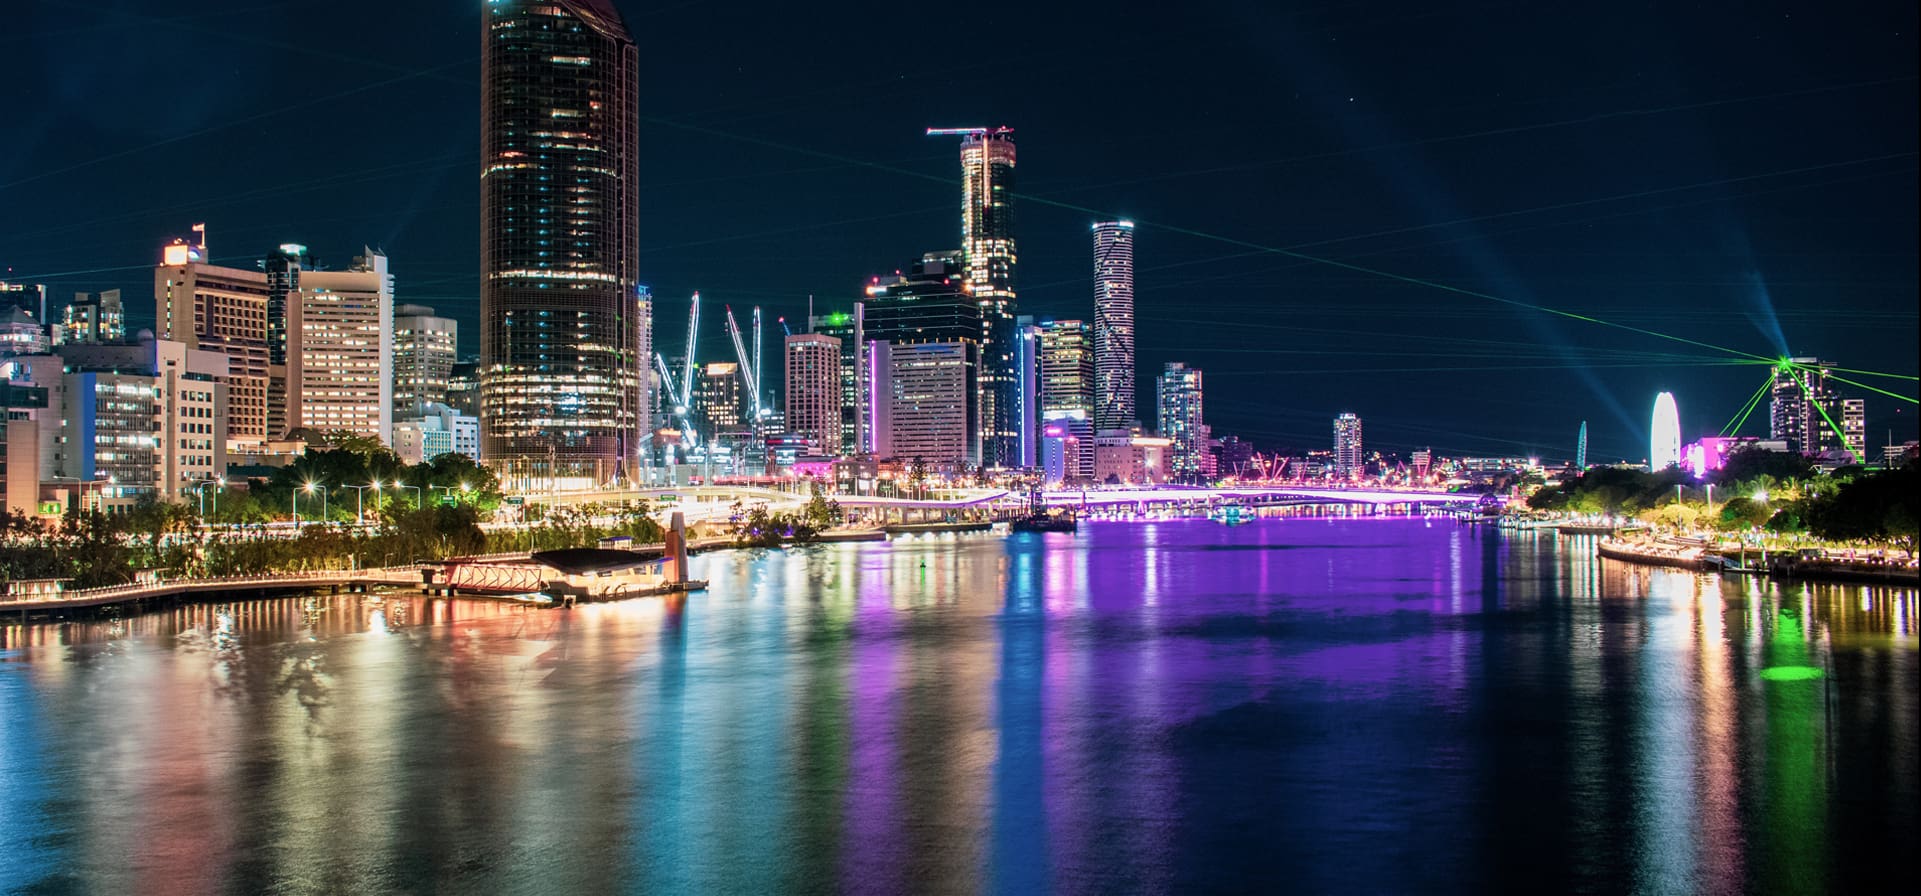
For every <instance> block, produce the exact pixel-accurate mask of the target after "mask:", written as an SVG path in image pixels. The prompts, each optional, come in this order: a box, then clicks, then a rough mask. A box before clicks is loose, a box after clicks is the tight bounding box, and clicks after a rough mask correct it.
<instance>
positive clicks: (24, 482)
mask: <svg viewBox="0 0 1921 896" xmlns="http://www.w3.org/2000/svg"><path fill="white" fill-rule="evenodd" d="M15 368H16V365H15V364H13V363H11V362H0V509H3V510H4V511H6V512H8V513H16V514H19V515H21V516H24V517H26V518H28V519H34V518H37V517H39V516H40V515H41V513H40V510H41V508H40V483H41V480H42V476H41V470H40V450H41V442H40V427H41V426H42V425H43V421H45V420H46V418H47V417H48V416H49V415H48V413H47V399H48V395H47V389H46V388H45V387H42V386H34V385H30V384H28V383H27V382H24V381H23V382H15V377H16V376H18V372H17V371H16V369H15Z"/></svg>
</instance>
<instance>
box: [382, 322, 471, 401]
mask: <svg viewBox="0 0 1921 896" xmlns="http://www.w3.org/2000/svg"><path fill="white" fill-rule="evenodd" d="M393 334H394V412H395V413H396V414H397V415H399V416H401V417H413V416H417V415H419V414H421V413H423V412H424V411H423V409H424V408H425V407H426V406H427V405H430V404H447V403H448V401H447V384H448V380H450V379H451V378H452V377H453V372H454V361H455V360H456V358H457V356H456V354H455V351H456V346H458V345H459V344H460V324H459V323H458V322H456V321H454V320H453V319H451V318H446V317H440V316H438V315H435V314H434V309H432V308H429V307H427V306H425V305H401V306H400V307H398V308H395V309H394V329H393Z"/></svg>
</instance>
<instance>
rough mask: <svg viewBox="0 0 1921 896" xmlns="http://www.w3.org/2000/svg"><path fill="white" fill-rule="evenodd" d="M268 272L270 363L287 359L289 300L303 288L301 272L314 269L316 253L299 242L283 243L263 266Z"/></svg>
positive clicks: (268, 357) (268, 359)
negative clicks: (314, 255) (310, 251)
mask: <svg viewBox="0 0 1921 896" xmlns="http://www.w3.org/2000/svg"><path fill="white" fill-rule="evenodd" d="M261 267H262V270H265V271H266V272H267V363H269V364H285V363H287V302H288V301H290V300H291V299H292V298H293V294H294V293H296V292H299V291H300V274H301V272H302V271H307V270H312V269H313V268H314V267H315V265H314V260H313V256H311V255H309V254H307V247H306V246H303V245H300V244H299V243H281V244H280V245H279V247H277V248H275V249H274V250H273V251H272V252H268V253H267V259H266V261H265V263H264V264H263V265H262V266H261Z"/></svg>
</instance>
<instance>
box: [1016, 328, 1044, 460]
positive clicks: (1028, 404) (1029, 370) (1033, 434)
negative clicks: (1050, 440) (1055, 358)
mask: <svg viewBox="0 0 1921 896" xmlns="http://www.w3.org/2000/svg"><path fill="white" fill-rule="evenodd" d="M1014 321H1015V323H1014V385H1015V388H1014V395H1015V405H1014V412H1015V420H1014V431H1015V433H1016V438H1015V449H1014V458H1015V459H1014V460H1013V461H1012V462H1011V464H1010V465H1011V466H1015V467H1018V468H1020V469H1023V470H1032V469H1034V468H1035V467H1036V466H1037V465H1038V464H1039V459H1040V438H1041V358H1040V354H1041V328H1040V326H1039V325H1038V324H1036V323H1034V319H1033V318H1031V317H1028V316H1026V315H1022V316H1020V317H1016V318H1015V319H1014Z"/></svg>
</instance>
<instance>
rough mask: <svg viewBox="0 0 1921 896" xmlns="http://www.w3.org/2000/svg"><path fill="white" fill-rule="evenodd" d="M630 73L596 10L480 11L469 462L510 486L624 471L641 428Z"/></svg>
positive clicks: (613, 17) (600, 478)
mask: <svg viewBox="0 0 1921 896" xmlns="http://www.w3.org/2000/svg"><path fill="white" fill-rule="evenodd" d="M639 66H640V57H639V52H638V50H637V49H636V47H635V45H634V41H633V39H632V38H631V37H630V36H629V35H628V32H627V28H626V25H625V24H624V23H623V22H622V21H621V18H620V13H619V12H618V11H617V10H616V9H615V8H614V4H613V3H612V2H611V0H493V2H490V3H488V4H487V7H486V13H485V20H484V26H483V29H482V34H481V69H480V72H481V78H480V80H481V130H480V155H481V162H480V164H481V170H480V173H481V189H480V206H481V209H480V213H481V228H480V229H481V284H480V309H481V314H480V316H481V339H480V352H481V409H480V410H481V441H482V448H481V451H482V454H484V455H485V456H486V458H487V461H488V463H489V464H491V465H493V466H494V467H495V468H496V469H497V470H498V471H500V474H501V476H502V478H503V479H504V480H505V481H506V485H507V487H508V488H510V489H511V488H516V487H524V486H526V485H531V484H535V483H543V484H564V485H585V484H592V483H597V482H606V481H609V480H612V479H614V478H616V477H621V476H626V475H628V473H629V470H628V469H627V467H628V466H629V465H631V464H633V463H634V462H635V461H636V459H637V457H638V455H639V452H640V448H641V438H640V434H641V430H642V428H643V427H645V426H647V425H648V422H649V421H650V419H651V413H650V412H649V409H648V408H647V406H646V403H647V400H648V396H647V392H646V390H645V389H644V388H643V382H644V381H643V378H642V376H641V372H642V365H643V364H644V363H645V360H646V359H647V358H648V357H649V349H648V345H647V339H648V335H649V334H648V322H647V313H648V311H649V308H648V307H647V303H646V301H645V299H644V298H643V296H642V294H641V288H640V283H639V280H638V277H637V274H638V268H639V262H640V257H639V251H638V248H639V247H638V245H637V244H636V240H637V239H638V237H639V204H640V194H639V184H640V164H639V152H638V150H639V146H638V144H639V141H640V131H639V119H638V115H639V108H638V106H637V93H638V90H639Z"/></svg>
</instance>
